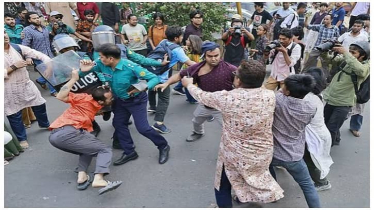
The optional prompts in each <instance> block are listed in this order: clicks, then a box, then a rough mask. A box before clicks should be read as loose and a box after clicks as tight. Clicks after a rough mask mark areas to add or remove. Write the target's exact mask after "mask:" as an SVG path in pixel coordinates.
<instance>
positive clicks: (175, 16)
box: [136, 2, 227, 40]
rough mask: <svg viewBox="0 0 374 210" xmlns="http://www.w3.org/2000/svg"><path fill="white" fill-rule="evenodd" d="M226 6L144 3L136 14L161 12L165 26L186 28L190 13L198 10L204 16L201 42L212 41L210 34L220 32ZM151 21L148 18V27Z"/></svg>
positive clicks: (225, 18)
mask: <svg viewBox="0 0 374 210" xmlns="http://www.w3.org/2000/svg"><path fill="white" fill-rule="evenodd" d="M226 8H227V6H226V5H224V4H223V3H216V2H185V3H182V2H155V3H153V2H144V3H139V4H138V5H137V10H136V14H137V15H138V16H146V15H149V14H153V13H155V12H161V13H162V14H163V15H164V16H165V24H167V25H178V26H181V27H183V26H186V25H188V24H190V16H189V14H190V12H191V11H192V10H194V9H199V10H201V11H202V12H203V14H204V22H203V24H202V28H203V40H212V38H213V37H212V33H214V32H221V30H222V28H223V27H224V25H225V23H226V21H227V10H226ZM151 24H153V19H152V18H151V16H150V18H149V25H151Z"/></svg>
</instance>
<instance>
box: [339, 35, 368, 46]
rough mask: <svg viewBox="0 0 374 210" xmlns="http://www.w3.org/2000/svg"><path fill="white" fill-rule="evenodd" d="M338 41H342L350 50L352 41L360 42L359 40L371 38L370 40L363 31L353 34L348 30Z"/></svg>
mask: <svg viewBox="0 0 374 210" xmlns="http://www.w3.org/2000/svg"><path fill="white" fill-rule="evenodd" d="M338 41H339V42H341V43H342V45H343V47H344V48H345V49H347V50H349V46H350V45H351V44H352V43H354V42H358V41H369V40H368V37H367V36H366V35H364V34H363V33H361V32H360V34H358V35H357V36H352V33H351V32H346V33H344V34H342V35H341V36H340V37H339V38H338Z"/></svg>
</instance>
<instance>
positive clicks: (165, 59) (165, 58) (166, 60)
mask: <svg viewBox="0 0 374 210" xmlns="http://www.w3.org/2000/svg"><path fill="white" fill-rule="evenodd" d="M169 63H170V61H168V54H167V53H165V55H164V60H163V61H162V63H161V65H163V66H165V65H166V64H169Z"/></svg>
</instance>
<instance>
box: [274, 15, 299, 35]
mask: <svg viewBox="0 0 374 210" xmlns="http://www.w3.org/2000/svg"><path fill="white" fill-rule="evenodd" d="M290 15H293V18H292V21H291V24H290V25H286V26H287V28H291V25H292V23H293V21H294V20H295V18H296V15H295V13H292V14H289V15H287V16H286V17H284V18H282V19H280V20H279V21H278V22H276V23H275V25H274V29H273V31H274V38H273V40H275V39H278V38H279V32H280V30H281V29H282V28H281V25H282V23H283V21H284V20H285V19H286V18H287V17H288V16H290Z"/></svg>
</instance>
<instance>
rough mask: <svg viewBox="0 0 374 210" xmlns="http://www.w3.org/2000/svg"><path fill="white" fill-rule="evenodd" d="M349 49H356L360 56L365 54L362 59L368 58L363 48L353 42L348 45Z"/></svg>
mask: <svg viewBox="0 0 374 210" xmlns="http://www.w3.org/2000/svg"><path fill="white" fill-rule="evenodd" d="M349 49H350V50H356V51H358V53H359V54H360V57H361V56H363V55H365V57H364V59H363V60H367V59H368V55H367V54H366V52H365V50H363V49H362V48H361V47H359V46H357V45H355V44H351V45H349Z"/></svg>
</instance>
